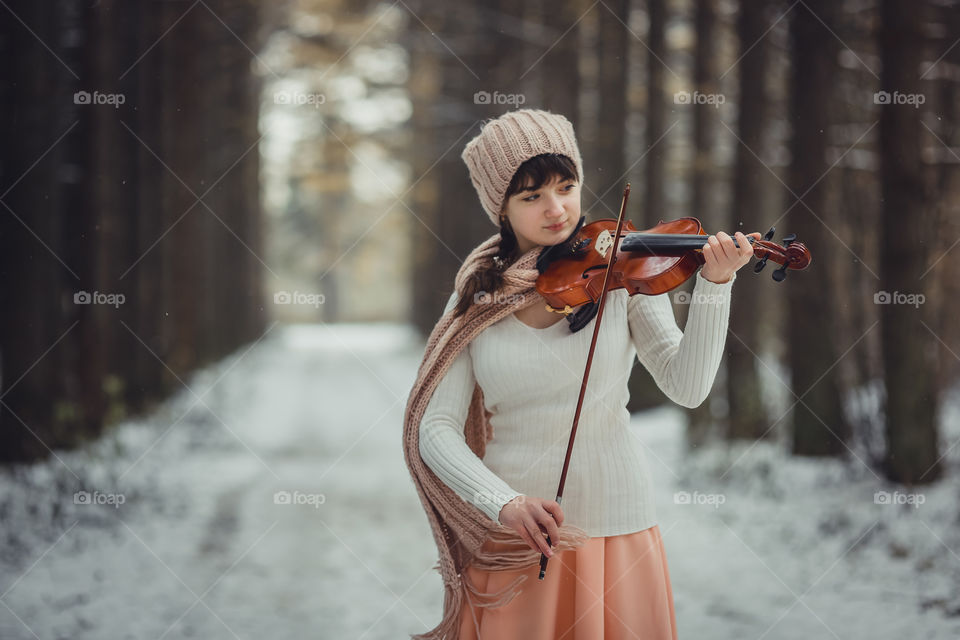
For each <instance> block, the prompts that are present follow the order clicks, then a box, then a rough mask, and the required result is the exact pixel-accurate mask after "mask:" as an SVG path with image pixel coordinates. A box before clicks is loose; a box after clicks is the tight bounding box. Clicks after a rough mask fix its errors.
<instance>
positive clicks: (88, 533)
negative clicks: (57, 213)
mask: <svg viewBox="0 0 960 640" xmlns="http://www.w3.org/2000/svg"><path fill="white" fill-rule="evenodd" d="M422 351H423V343H422V342H421V341H420V340H419V339H418V338H417V336H416V335H415V334H414V333H413V332H412V330H411V329H409V328H407V327H398V326H393V325H326V326H319V327H318V326H276V327H275V328H274V327H271V330H269V331H268V333H267V335H266V336H265V337H264V338H263V339H262V340H261V341H260V342H259V343H256V344H254V345H252V346H251V347H249V348H246V347H245V348H243V349H240V350H238V351H237V353H235V354H234V355H232V356H231V357H229V358H227V359H225V360H224V361H222V362H220V363H218V364H216V365H214V366H211V367H209V368H208V369H206V370H204V371H202V372H199V373H197V374H196V375H194V376H191V377H190V378H189V379H188V380H186V381H185V383H186V385H188V386H185V387H184V389H183V390H182V392H181V393H179V394H178V395H176V396H175V397H173V398H171V399H170V400H169V401H167V402H165V403H164V404H163V405H161V406H160V407H159V408H158V409H157V410H156V411H155V412H154V413H152V414H151V415H150V416H148V417H145V418H143V419H137V420H130V421H128V422H126V423H124V424H122V425H120V426H119V427H118V428H117V429H115V430H113V431H112V432H111V434H110V435H108V436H106V437H104V438H102V439H101V440H99V441H98V442H96V443H93V444H91V445H90V446H89V447H87V448H85V449H84V450H81V451H73V452H62V451H58V452H56V457H52V458H51V459H50V460H48V461H46V462H43V463H40V464H35V465H29V466H21V467H17V468H10V469H6V470H4V471H3V472H2V473H0V490H2V491H0V517H2V525H0V536H2V538H0V539H2V545H0V605H3V606H0V638H2V639H4V640H7V639H10V640H19V639H29V638H43V639H47V638H70V639H72V640H81V639H88V638H89V639H94V638H96V639H104V638H106V639H112V638H118V639H125V638H131V639H134V638H135V639H140V638H154V639H157V638H203V639H205V640H206V639H211V638H226V639H230V638H276V639H284V638H297V639H301V638H337V639H340V638H365V639H375V638H405V637H407V635H408V634H410V633H415V632H421V631H424V630H426V629H427V628H429V627H432V626H433V625H434V624H435V623H436V622H437V621H438V620H439V617H440V608H441V601H442V588H441V582H440V576H439V574H438V573H437V572H436V571H434V570H433V569H432V567H433V565H434V563H435V562H436V549H435V547H434V543H433V540H432V538H431V536H430V531H429V527H428V525H427V521H426V518H425V516H424V515H423V512H422V510H421V507H420V503H419V500H418V498H417V495H416V492H415V491H414V488H413V485H412V483H411V481H410V479H409V476H408V473H407V470H406V467H405V465H404V462H403V455H402V452H401V446H400V433H401V428H402V418H403V409H404V407H405V401H406V395H407V393H408V392H409V389H410V387H411V385H412V384H413V380H414V377H415V374H416V369H417V365H418V363H419V359H420V356H421V355H422ZM950 407H951V408H950V410H949V412H947V413H946V414H945V416H944V424H945V425H950V431H949V432H948V433H946V434H945V437H944V440H945V444H944V446H943V449H944V450H946V449H947V448H948V447H949V446H950V445H951V444H953V443H954V442H956V441H957V439H958V438H960V433H957V429H956V425H958V424H960V420H957V417H958V411H957V408H956V403H953V404H951V405H950ZM682 423H683V414H682V412H681V410H679V409H678V408H675V407H665V408H662V409H658V410H655V411H650V412H645V413H642V414H636V415H635V416H634V420H633V422H632V424H631V429H632V431H633V433H634V434H635V435H636V437H637V441H638V446H643V447H644V450H645V452H646V457H647V459H648V461H649V463H650V464H651V466H652V470H653V474H654V478H655V481H656V483H657V496H658V504H657V511H658V514H659V519H660V527H661V531H662V532H663V534H664V540H665V545H666V549H667V559H668V563H669V567H670V572H671V579H672V582H673V589H674V598H675V604H676V609H677V619H678V625H679V630H680V637H681V638H688V639H694V638H696V639H700V638H709V639H726V638H730V639H738V640H740V639H748V640H753V639H755V640H760V639H761V638H771V639H787V640H789V639H794V638H796V639H801V638H802V639H803V640H807V639H808V638H811V637H813V638H843V639H844V640H846V639H848V638H871V639H882V638H898V639H899V638H903V637H923V638H956V637H960V590H958V585H960V556H958V553H960V529H958V527H957V523H958V508H957V500H956V495H957V480H956V477H957V476H956V473H955V469H956V467H957V453H958V450H957V449H950V452H949V455H948V456H947V458H946V460H947V462H948V464H947V471H948V475H947V480H945V481H943V482H941V483H939V484H937V485H934V486H932V487H920V488H917V489H916V490H914V491H911V490H909V489H905V488H903V487H895V486H887V485H886V484H885V483H884V482H882V481H881V480H880V479H879V478H878V477H876V476H875V475H874V473H873V472H872V471H870V470H869V469H868V468H867V467H866V466H865V465H863V464H861V463H860V462H858V461H857V460H856V459H852V461H851V462H847V463H840V462H834V461H818V460H805V459H792V458H788V457H786V456H785V455H784V454H783V453H782V452H783V450H784V449H783V447H782V446H780V445H778V444H776V443H760V444H756V445H755V446H749V445H737V446H735V447H727V446H726V445H723V444H710V445H707V446H704V447H702V448H700V449H698V450H696V451H695V452H693V453H685V451H684V445H683V437H682V433H683V427H682ZM77 491H87V492H88V493H89V494H90V499H89V500H86V502H84V500H83V498H82V497H80V496H78V497H77V498H76V500H79V501H80V503H77V502H76V501H75V492H77ZM877 491H887V492H889V494H890V496H891V500H890V502H891V504H878V503H877V501H876V500H875V494H876V492H877ZM278 492H279V493H278ZM683 492H686V493H685V494H684V493H683ZM894 492H897V493H894ZM685 496H687V497H689V499H688V500H687V499H686V498H685ZM918 497H919V499H918ZM920 499H922V504H917V503H918V502H919V501H920ZM118 502H122V504H117V503H118Z"/></svg>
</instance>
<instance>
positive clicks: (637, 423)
mask: <svg viewBox="0 0 960 640" xmlns="http://www.w3.org/2000/svg"><path fill="white" fill-rule="evenodd" d="M0 5H2V6H0V52H2V59H3V60H4V64H3V65H2V69H0V94H2V102H0V110H2V117H0V132H2V133H0V135H2V138H0V205H2V207H0V461H2V464H0V484H2V487H3V490H2V491H0V540H2V544H0V605H2V607H0V638H4V639H7V638H18V639H19V638H164V637H171V638H173V637H205V638H214V637H216V638H243V637H263V636H269V637H275V638H303V637H320V638H346V637H350V638H397V637H406V636H407V635H409V634H411V633H418V632H422V631H425V630H426V629H428V628H430V627H432V626H434V625H435V624H436V623H437V622H438V621H439V618H440V611H441V604H442V588H441V583H440V579H439V575H438V573H437V572H436V571H435V570H433V568H432V567H433V564H434V563H435V562H436V558H437V556H436V548H435V546H434V543H433V540H432V539H431V537H430V530H429V526H428V525H427V522H426V518H425V516H424V514H423V511H422V507H421V505H420V503H419V500H418V499H417V496H416V493H415V491H414V489H413V485H412V482H411V481H410V478H409V474H408V472H407V470H406V467H405V465H404V463H403V458H402V451H401V441H400V434H401V431H402V423H403V410H404V407H405V401H406V396H407V393H408V392H409V390H410V387H411V385H412V384H413V381H414V379H415V375H416V370H417V366H418V365H419V362H420V358H421V356H422V354H423V348H424V341H425V338H426V336H427V334H428V333H429V331H430V329H431V328H432V327H433V325H434V323H435V322H436V320H437V318H438V317H439V315H440V313H441V311H442V308H443V305H444V303H445V301H446V299H447V297H448V296H449V294H450V292H451V291H452V290H453V278H454V275H455V273H456V271H457V269H458V267H459V266H460V264H461V263H462V261H463V259H464V258H465V257H466V255H467V254H468V253H469V251H470V250H471V249H472V248H473V247H475V246H476V245H477V244H479V243H480V242H482V241H483V240H485V239H486V238H488V237H489V236H490V235H492V234H493V233H494V232H495V231H496V229H495V228H494V227H493V226H492V225H491V224H490V223H489V221H488V218H487V217H486V215H484V214H483V212H482V209H481V207H480V203H479V200H478V198H477V196H476V193H475V191H474V190H473V188H472V186H471V185H470V182H469V177H468V174H467V170H466V167H465V166H464V164H463V162H462V161H461V159H460V153H461V151H462V150H463V147H464V145H465V144H466V142H467V141H468V140H470V139H471V138H472V137H473V136H474V135H476V134H477V132H478V131H479V129H480V126H481V123H482V122H483V121H484V120H486V119H489V118H495V117H497V116H498V115H500V114H502V113H503V112H505V111H508V110H512V109H516V108H540V109H549V110H551V111H554V112H557V113H561V114H563V115H565V116H566V117H567V118H569V119H570V120H571V121H572V122H573V124H574V127H575V130H576V132H577V137H578V140H579V144H580V147H581V151H582V153H583V156H584V170H585V174H586V175H585V184H584V188H583V201H582V206H583V211H584V212H585V214H586V216H587V219H588V221H594V220H597V219H601V218H615V217H616V214H617V212H618V208H619V203H620V198H621V194H622V190H623V186H624V184H625V183H626V182H630V183H631V184H632V187H633V192H632V195H631V199H630V205H629V207H628V210H627V216H628V218H629V219H630V220H631V221H632V222H633V224H634V225H635V226H636V227H637V228H639V229H646V228H649V227H652V226H654V225H655V224H656V223H657V222H658V221H660V220H673V219H676V218H680V217H683V216H695V217H697V218H698V219H699V220H700V221H701V222H702V223H703V226H704V228H705V230H706V231H707V232H708V233H716V232H717V231H721V230H723V231H727V232H729V233H731V234H732V233H733V232H734V231H737V230H740V231H743V232H745V233H749V232H753V231H760V232H766V231H767V230H768V229H771V228H773V227H775V231H774V233H773V237H772V240H773V241H776V242H781V241H782V240H783V238H784V237H786V236H787V235H788V234H795V235H796V238H797V240H798V241H800V242H803V243H804V244H805V245H806V246H807V248H808V249H809V250H810V252H811V255H812V258H813V261H812V264H811V266H810V267H809V268H808V269H806V270H804V271H792V272H790V273H789V274H788V275H787V278H786V279H785V281H784V282H782V283H776V282H774V281H773V280H772V279H771V277H770V275H771V273H772V271H773V269H775V268H776V265H769V266H768V267H767V269H766V270H764V271H762V272H760V273H759V274H756V275H755V274H754V273H753V269H752V266H753V264H754V263H753V262H751V264H750V265H748V266H747V267H744V268H743V269H741V270H740V271H739V272H738V277H737V282H736V283H735V285H734V287H733V302H732V310H731V318H730V325H729V333H728V336H727V350H726V355H725V358H724V360H723V362H722V364H721V370H720V373H719V374H718V377H717V380H716V383H715V385H714V388H713V391H712V392H711V395H710V397H709V398H708V399H707V401H706V402H704V404H703V405H701V406H700V407H698V408H697V409H693V410H688V409H683V408H681V407H679V406H677V405H674V404H673V403H671V402H670V401H669V400H667V399H666V398H665V396H663V394H662V393H661V392H660V391H659V390H658V389H657V387H656V385H655V384H654V383H653V382H652V379H651V378H650V377H649V375H648V374H647V373H646V371H645V370H644V369H643V367H642V366H641V367H635V368H634V371H633V375H632V378H631V382H630V386H631V401H630V402H631V405H630V407H629V408H630V410H631V411H632V412H633V421H632V423H631V430H632V433H633V434H634V435H635V437H636V439H637V443H638V446H642V447H643V448H644V451H645V453H646V455H647V457H648V460H649V461H650V464H651V467H652V469H653V473H654V477H655V480H656V482H657V494H658V496H659V497H658V504H657V511H658V514H659V519H660V527H661V531H662V532H663V534H664V540H665V545H666V549H667V555H668V560H669V562H670V571H671V577H672V581H673V588H674V591H675V596H674V597H675V601H676V609H677V618H678V625H679V629H680V636H681V637H691V638H757V639H758V640H759V639H760V638H765V637H770V638H809V637H811V636H814V637H823V638H830V637H833V638H866V637H870V638H900V637H902V636H903V635H905V634H906V633H910V634H911V635H914V636H918V635H922V636H924V637H929V638H951V637H957V635H958V634H960V595H958V594H960V555H958V554H960V528H958V527H957V525H958V524H960V507H958V506H957V504H958V499H957V498H958V489H960V483H958V478H957V469H958V464H960V450H958V449H957V448H956V445H957V443H958V442H960V393H958V376H960V355H958V352H960V324H958V323H957V322H956V318H957V317H958V314H960V295H958V294H960V284H958V277H957V276H958V275H960V272H958V269H957V268H956V267H954V266H952V265H953V259H957V258H958V257H960V249H957V248H956V245H957V244H960V215H958V214H960V130H958V127H957V122H958V116H960V3H958V2H957V1H956V0H921V1H916V2H907V1H906V0H883V1H876V0H864V1H857V0H842V1H839V2H837V1H833V2H831V1H829V0H796V1H795V2H789V1H787V0H783V1H768V2H763V1H758V0H741V1H739V2H738V1H736V0H701V1H699V2H694V1H693V0H617V1H613V0H597V1H595V2H589V1H586V0H570V1H566V2H545V1H544V0H532V1H530V2H523V3H520V2H492V3H491V2H479V1H474V0H461V1H459V2H456V3H441V2H438V1H435V0H397V1H396V2H363V1H354V2H339V1H336V0H285V1H283V2H273V3H266V2H263V3H258V2H251V1H243V0H193V1H191V0H145V1H143V2H129V1H128V2H119V1H108V0H100V1H98V2H95V3H91V2H76V1H73V0H62V1H60V2H50V1H44V2H26V1H21V0H6V1H3V2H0ZM941 225H943V226H942V228H941ZM692 284H693V282H692V281H690V282H688V283H686V284H685V285H683V286H682V287H681V288H679V289H677V290H675V291H674V292H672V293H671V294H670V295H671V299H672V300H673V302H674V309H675V312H676V315H677V321H678V324H679V325H680V326H681V327H683V323H684V321H685V318H686V309H687V307H688V300H689V297H688V296H686V293H688V292H689V291H690V290H691V289H692ZM547 497H550V496H547ZM731 587H733V588H731Z"/></svg>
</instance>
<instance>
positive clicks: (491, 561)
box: [410, 523, 590, 640]
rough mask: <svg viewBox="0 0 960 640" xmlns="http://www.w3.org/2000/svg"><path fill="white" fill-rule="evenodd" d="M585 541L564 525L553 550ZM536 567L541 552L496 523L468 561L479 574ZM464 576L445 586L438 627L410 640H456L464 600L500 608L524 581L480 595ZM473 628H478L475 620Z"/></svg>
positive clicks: (586, 537) (580, 533) (523, 578)
mask: <svg viewBox="0 0 960 640" xmlns="http://www.w3.org/2000/svg"><path fill="white" fill-rule="evenodd" d="M588 540H590V535H589V534H588V533H587V532H586V531H584V530H583V529H580V528H579V527H574V526H570V525H564V526H562V527H560V539H559V540H558V541H557V544H556V550H557V551H569V550H571V549H576V548H577V547H580V546H582V545H583V544H584V543H586V542H587V541H588ZM486 542H490V543H493V544H496V545H497V546H498V549H497V550H496V551H487V550H485V547H486ZM504 547H506V548H504ZM539 564H540V552H539V551H534V550H533V549H531V548H530V547H529V546H528V545H527V543H526V542H524V541H523V538H521V537H520V536H519V534H517V532H516V531H514V530H513V529H510V528H509V527H505V526H503V525H501V524H499V523H498V524H497V526H496V527H494V528H492V529H491V530H490V531H489V532H488V533H487V538H486V541H485V543H484V545H483V546H481V548H480V549H479V550H478V551H477V553H476V554H475V555H474V556H473V557H472V558H471V560H470V562H469V563H468V566H470V567H473V568H475V569H479V570H481V571H516V570H520V569H526V568H529V567H532V566H537V565H539ZM433 568H434V569H437V570H439V569H440V563H439V562H438V563H437V564H436V565H434V567H433ZM465 572H466V567H465V568H464V573H458V574H457V575H456V576H455V577H454V580H453V582H451V583H450V584H445V585H444V599H443V618H442V619H441V620H440V623H439V624H438V625H437V626H436V627H434V628H433V629H431V630H430V631H427V632H425V633H421V634H417V635H411V636H410V637H411V638H412V639H413V640H458V638H459V636H460V617H461V615H462V612H463V604H464V600H467V604H468V605H474V606H477V607H483V608H486V609H495V608H497V607H502V606H505V605H507V604H509V603H510V602H511V601H512V600H513V599H514V598H515V597H517V596H518V595H519V594H520V592H521V591H522V590H523V584H524V583H525V582H526V580H527V576H526V575H522V576H517V578H516V579H515V580H513V581H512V582H510V583H509V584H508V585H506V586H505V587H503V588H502V589H500V590H499V591H480V590H479V589H478V588H477V587H476V585H474V584H473V582H472V581H471V580H470V578H469V575H468V574H467V573H465ZM474 624H475V625H476V624H477V619H476V617H475V616H474ZM478 635H479V631H478Z"/></svg>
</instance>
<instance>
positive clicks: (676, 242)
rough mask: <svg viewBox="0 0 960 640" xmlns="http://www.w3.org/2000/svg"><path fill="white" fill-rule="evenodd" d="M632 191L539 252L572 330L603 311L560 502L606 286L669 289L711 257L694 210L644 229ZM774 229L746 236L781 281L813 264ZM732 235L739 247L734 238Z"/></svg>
mask: <svg viewBox="0 0 960 640" xmlns="http://www.w3.org/2000/svg"><path fill="white" fill-rule="evenodd" d="M629 196H630V184H629V183H627V186H626V188H625V189H624V190H623V200H622V202H621V204H620V217H619V218H618V219H617V220H610V219H602V220H597V221H596V222H591V223H590V224H588V225H584V219H583V217H582V216H581V218H580V222H579V223H578V224H577V227H576V229H574V230H573V232H572V233H571V234H570V236H569V237H568V238H567V240H565V241H564V242H563V243H561V244H558V245H554V246H551V247H547V248H545V249H543V250H542V251H541V252H540V255H539V257H538V258H537V270H538V271H539V273H540V275H539V276H538V277H537V282H536V289H537V292H538V293H540V295H541V296H543V298H544V299H545V300H546V301H547V310H548V311H553V312H556V313H562V314H564V315H566V316H567V321H568V322H569V323H570V330H571V331H572V332H576V331H579V330H580V329H582V328H583V327H584V326H585V325H586V324H587V323H589V322H590V320H591V319H592V318H593V317H594V315H596V317H597V322H596V323H595V324H594V327H593V338H592V339H591V341H590V349H589V351H588V352H587V362H586V366H585V368H584V372H583V380H582V382H581V384H580V396H579V398H577V409H576V412H575V413H574V415H573V425H572V427H571V429H570V439H569V440H568V441H567V452H566V455H565V456H564V459H563V467H562V469H561V471H560V482H559V485H558V487H557V499H556V502H557V504H561V503H562V501H563V489H564V485H565V484H566V481H567V471H568V470H569V467H570V454H571V452H572V450H573V443H574V440H575V438H576V437H577V426H578V425H579V424H580V412H581V411H582V409H583V398H584V394H585V393H586V389H587V380H588V378H589V376H590V365H591V363H592V362H593V354H594V350H595V349H596V346H597V335H598V334H599V332H600V323H601V320H602V319H603V308H604V306H605V303H606V299H607V297H606V292H607V291H609V290H611V289H619V288H621V287H623V288H625V289H627V291H628V292H629V293H630V295H634V294H637V293H642V294H646V295H657V294H660V293H664V292H666V291H670V290H671V289H674V288H676V287H677V286H679V285H681V284H683V283H684V282H686V281H687V280H688V279H689V278H690V277H691V276H692V275H693V274H695V273H696V272H697V269H699V268H700V267H701V265H703V264H704V263H705V260H704V258H703V245H704V244H705V242H704V236H707V235H709V234H707V232H706V231H704V230H703V225H701V224H700V221H699V220H697V219H696V218H691V217H687V218H679V219H677V220H671V221H670V222H664V221H663V220H661V221H660V222H659V223H658V224H657V225H656V226H655V227H653V228H652V229H647V230H645V231H638V230H637V229H636V227H634V226H633V224H631V223H630V221H629V220H627V221H624V213H625V211H626V209H627V199H628V198H629ZM775 230H776V227H770V230H769V231H767V232H766V233H765V234H764V236H763V238H762V239H761V240H757V239H756V238H754V237H753V236H747V239H748V240H749V241H750V244H751V245H753V254H754V256H756V257H758V258H760V260H759V262H757V264H756V265H755V266H754V268H753V271H754V273H760V271H762V270H763V268H764V267H765V266H766V265H767V260H773V261H774V262H776V263H777V264H779V265H781V266H780V268H779V269H777V270H776V271H774V272H773V279H774V280H775V281H776V282H782V281H783V279H784V278H785V277H786V276H787V271H788V270H789V269H806V268H807V267H808V266H809V265H810V252H809V251H808V250H807V248H806V247H805V246H803V244H802V243H800V242H797V241H796V239H797V238H796V235H794V234H790V235H788V236H787V237H785V238H784V239H783V242H784V244H785V245H786V246H781V245H778V244H777V243H775V242H770V239H771V238H772V237H773V233H774V231H775ZM733 242H734V244H735V245H736V246H737V247H738V248H739V246H740V245H739V244H737V240H736V238H734V240H733ZM574 307H578V309H577V311H574V309H573V308H574ZM545 535H546V534H545ZM546 539H547V545H549V546H553V544H552V542H551V540H550V536H549V535H546ZM547 562H548V558H547V556H546V555H545V554H542V553H541V554H540V575H539V579H540V580H543V578H544V575H546V571H547Z"/></svg>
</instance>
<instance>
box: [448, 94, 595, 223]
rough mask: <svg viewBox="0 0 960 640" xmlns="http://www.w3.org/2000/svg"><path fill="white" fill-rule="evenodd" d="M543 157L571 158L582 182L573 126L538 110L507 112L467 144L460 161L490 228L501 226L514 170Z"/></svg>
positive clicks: (560, 117)
mask: <svg viewBox="0 0 960 640" xmlns="http://www.w3.org/2000/svg"><path fill="white" fill-rule="evenodd" d="M543 153H558V154H561V155H565V156H567V157H568V158H570V159H571V160H572V161H573V163H574V165H576V168H577V177H578V179H579V180H580V182H581V183H582V182H583V169H582V168H581V162H582V160H581V158H580V149H579V148H578V147H577V140H576V137H575V136H574V133H573V125H572V124H570V121H569V120H567V119H566V118H564V117H563V116H562V115H560V114H557V113H550V112H549V111H541V110H538V109H520V110H518V111H508V112H507V113H505V114H503V115H502V116H500V117H499V118H496V119H494V120H490V121H489V122H486V123H484V125H483V127H482V128H481V130H480V134H479V135H477V137H476V138H474V139H473V140H471V141H470V142H468V143H467V146H466V148H465V149H464V150H463V153H462V154H461V156H460V157H461V158H463V161H464V162H465V163H466V164H467V169H469V170H470V181H471V182H472V183H473V186H474V188H475V189H476V190H477V194H478V195H479V196H480V204H482V205H483V209H484V210H485V211H486V212H487V215H488V216H490V220H491V221H492V222H493V224H495V225H497V226H498V227H499V226H500V207H501V205H502V204H503V199H504V197H505V196H506V193H507V187H509V186H510V181H511V180H512V179H513V174H514V173H516V171H517V168H519V167H520V165H521V164H523V163H524V162H526V161H527V160H529V159H530V158H532V157H534V156H538V155H540V154H543Z"/></svg>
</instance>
